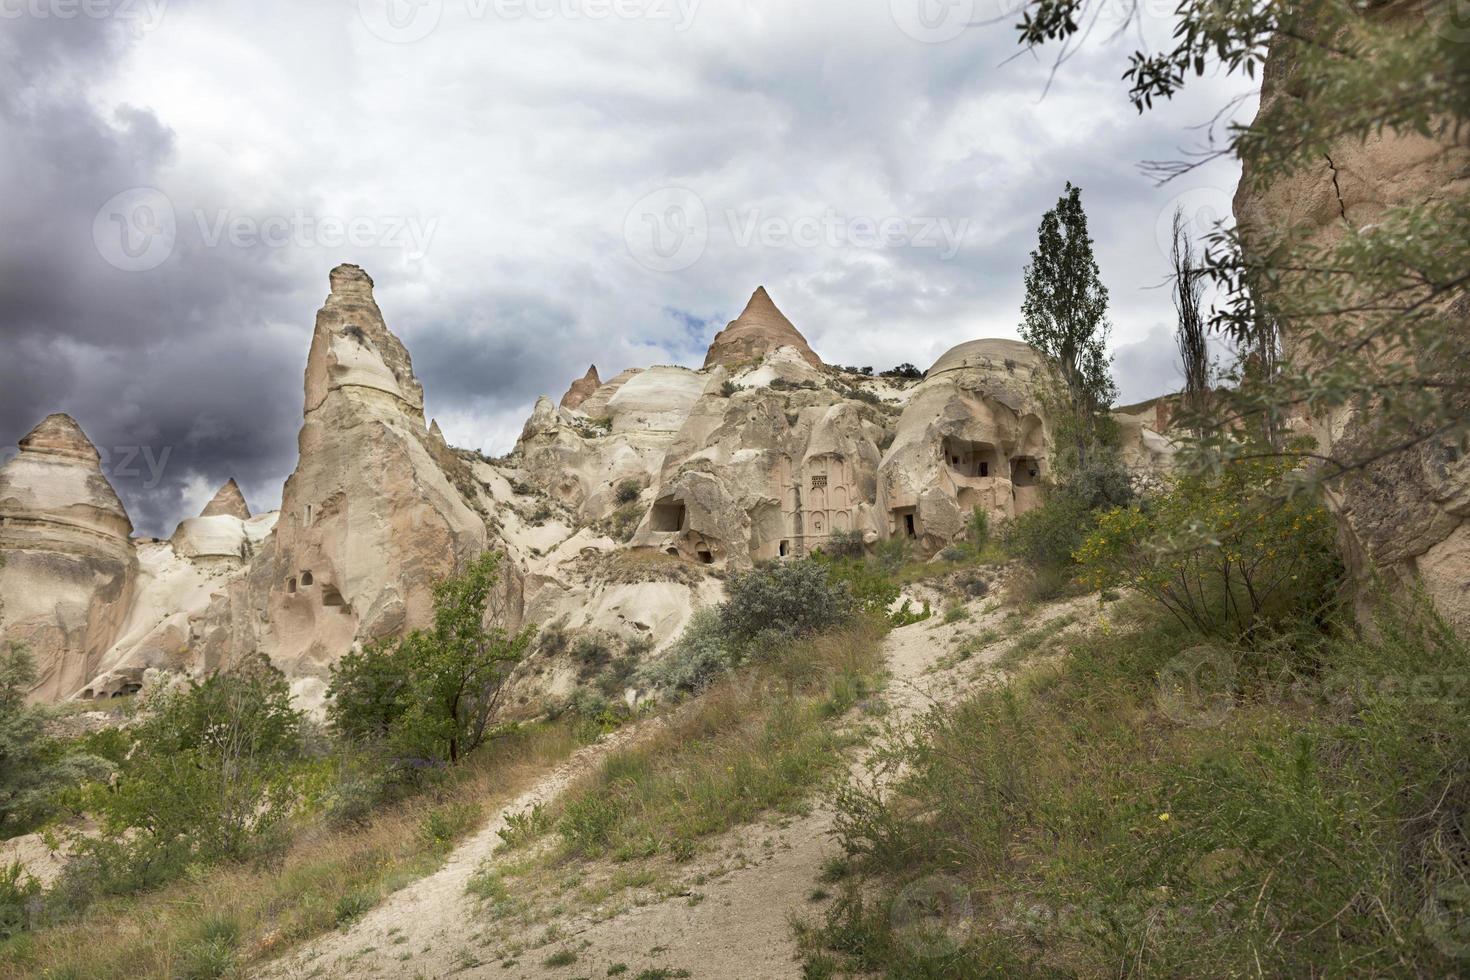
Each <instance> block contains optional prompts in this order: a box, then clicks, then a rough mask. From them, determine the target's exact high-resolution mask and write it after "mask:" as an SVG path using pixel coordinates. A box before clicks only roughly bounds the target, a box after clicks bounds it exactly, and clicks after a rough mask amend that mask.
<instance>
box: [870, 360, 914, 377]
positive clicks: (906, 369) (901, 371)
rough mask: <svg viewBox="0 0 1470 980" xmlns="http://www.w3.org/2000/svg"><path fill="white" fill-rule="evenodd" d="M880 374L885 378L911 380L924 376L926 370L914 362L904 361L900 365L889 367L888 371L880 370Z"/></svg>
mask: <svg viewBox="0 0 1470 980" xmlns="http://www.w3.org/2000/svg"><path fill="white" fill-rule="evenodd" d="M879 376H880V377H884V378H908V379H909V380H917V379H918V378H922V377H923V376H924V372H923V371H920V370H919V369H918V368H916V367H914V366H913V365H912V364H909V363H908V362H904V363H903V364H900V365H899V366H898V367H895V368H889V369H888V370H887V371H880V372H879Z"/></svg>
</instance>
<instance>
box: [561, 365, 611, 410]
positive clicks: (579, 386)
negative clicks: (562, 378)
mask: <svg viewBox="0 0 1470 980" xmlns="http://www.w3.org/2000/svg"><path fill="white" fill-rule="evenodd" d="M601 387H602V379H601V378H599V377H598V376H597V365H596V364H594V365H592V366H591V367H589V368H588V369H587V373H586V374H584V375H582V376H581V377H580V378H578V379H577V380H576V381H573V382H572V386H571V387H570V388H568V389H567V393H566V394H565V395H562V396H561V405H560V407H562V408H567V409H572V408H576V407H577V406H579V405H581V404H582V403H583V402H585V401H586V400H587V396H588V395H590V394H592V393H593V392H594V391H596V390H597V389H598V388H601Z"/></svg>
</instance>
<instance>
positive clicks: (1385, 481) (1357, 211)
mask: <svg viewBox="0 0 1470 980" xmlns="http://www.w3.org/2000/svg"><path fill="white" fill-rule="evenodd" d="M1384 16H1387V17H1394V16H1397V17H1402V18H1421V17H1423V16H1425V11H1424V10H1421V9H1420V8H1419V7H1418V6H1414V5H1409V6H1402V5H1401V6H1399V7H1398V8H1397V9H1396V10H1391V11H1385V12H1384ZM1293 67H1294V62H1293V59H1292V56H1291V51H1290V45H1289V44H1288V43H1282V44H1280V45H1278V46H1277V47H1275V48H1273V49H1272V51H1271V54H1270V57H1269V58H1268V59H1267V61H1266V65H1265V68H1264V72H1263V75H1262V88H1261V102H1262V111H1263V112H1264V111H1265V110H1266V108H1267V107H1269V106H1270V105H1272V104H1273V103H1274V102H1275V101H1276V100H1287V99H1295V98H1299V97H1300V94H1299V93H1298V92H1296V91H1294V87H1293V77H1292V75H1293ZM1255 170H1256V168H1254V167H1253V166H1252V165H1251V163H1250V161H1247V162H1246V165H1245V169H1244V174H1243V176H1242V179H1241V182H1240V187H1239V189H1238V190H1237V192H1236V197H1235V216H1236V220H1237V223H1238V224H1239V225H1240V227H1241V229H1242V234H1243V237H1244V238H1245V241H1246V242H1247V243H1248V244H1249V243H1251V242H1252V241H1259V240H1260V239H1262V238H1265V237H1275V236H1279V235H1281V234H1283V233H1286V232H1290V233H1292V234H1293V235H1295V236H1299V238H1300V240H1301V241H1303V242H1304V243H1307V244H1311V245H1318V246H1330V245H1333V244H1335V243H1336V242H1338V241H1340V240H1341V239H1342V237H1343V235H1344V232H1345V230H1346V229H1347V228H1348V227H1350V226H1351V227H1365V226H1368V225H1371V224H1372V223H1373V222H1375V221H1377V220H1379V219H1380V218H1381V217H1382V215H1383V214H1384V212H1385V211H1386V210H1387V209H1389V208H1391V207H1395V206H1400V205H1410V204H1420V203H1431V202H1435V201H1442V200H1447V199H1451V198H1454V197H1458V198H1460V199H1461V200H1463V199H1464V196H1465V195H1467V194H1470V148H1467V147H1466V146H1465V145H1464V144H1463V143H1456V142H1454V141H1453V140H1452V139H1448V138H1447V139H1445V140H1444V141H1439V140H1435V139H1432V138H1430V137H1428V136H1424V135H1420V134H1418V133H1399V132H1395V131H1393V130H1384V131H1382V132H1380V133H1377V134H1374V135H1372V136H1370V137H1369V138H1367V139H1366V140H1363V141H1361V142H1360V141H1358V140H1356V139H1339V140H1338V141H1336V143H1334V144H1333V145H1332V147H1331V149H1330V152H1329V153H1326V154H1324V156H1323V157H1322V159H1321V161H1320V162H1318V163H1313V164H1311V165H1308V166H1304V167H1302V168H1300V169H1299V170H1298V171H1297V172H1295V173H1294V174H1292V175H1291V176H1290V177H1287V178H1282V179H1273V180H1271V181H1269V182H1264V181H1262V180H1261V179H1259V178H1258V176H1257V174H1256V173H1255ZM1454 317H1455V318H1456V319H1458V322H1459V325H1460V329H1461V330H1463V331H1466V332H1467V333H1470V307H1467V306H1466V304H1464V303H1463V302H1462V304H1461V307H1460V308H1459V309H1457V310H1455V311H1454ZM1343 329H1344V330H1346V329H1349V326H1348V325H1347V324H1346V322H1344V323H1343ZM1296 339H1297V338H1296V337H1295V335H1294V334H1293V333H1292V330H1291V324H1290V323H1289V322H1285V323H1283V341H1284V344H1285V346H1286V348H1287V350H1288V353H1297V354H1301V353H1302V352H1300V351H1298V350H1297V349H1296V345H1295V341H1296ZM1372 356H1381V355H1380V354H1377V353H1375V354H1373V355H1372ZM1310 425H1311V430H1312V434H1313V435H1314V436H1315V437H1316V439H1317V443H1318V447H1319V449H1320V450H1321V451H1324V452H1328V453H1330V452H1331V451H1333V450H1334V448H1338V449H1346V450H1347V451H1348V452H1349V453H1350V452H1351V447H1352V446H1353V445H1354V444H1355V442H1356V441H1357V440H1358V438H1359V436H1360V430H1361V429H1362V426H1361V425H1360V420H1359V418H1358V416H1357V415H1356V409H1355V408H1354V407H1353V406H1351V405H1349V406H1344V407H1343V408H1341V409H1339V410H1337V411H1335V412H1333V413H1331V414H1330V415H1328V416H1325V417H1320V418H1314V419H1311V420H1310ZM1328 502H1329V506H1330V507H1331V508H1332V510H1333V511H1334V513H1335V514H1336V515H1337V518H1338V528H1339V532H1340V533H1339V541H1340V543H1341V546H1342V550H1343V553H1344V555H1345V557H1346V558H1347V560H1348V562H1349V564H1350V566H1351V570H1352V571H1353V572H1354V573H1355V577H1356V578H1357V579H1358V580H1359V581H1363V582H1366V581H1368V580H1369V579H1370V578H1371V577H1372V572H1373V571H1374V570H1375V569H1376V570H1379V571H1382V572H1386V573H1388V575H1389V576H1390V578H1398V579H1400V580H1403V581H1411V580H1415V579H1417V580H1419V581H1422V582H1423V584H1424V587H1425V588H1426V590H1427V591H1428V593H1429V594H1430V596H1431V597H1433V599H1434V601H1435V602H1436V604H1437V605H1438V607H1439V608H1440V610H1441V611H1442V612H1443V613H1444V614H1446V615H1447V616H1448V617H1449V618H1450V619H1451V620H1452V621H1453V622H1454V623H1455V624H1456V625H1457V626H1458V627H1459V628H1460V629H1462V630H1464V629H1470V456H1467V455H1466V454H1465V453H1464V452H1463V451H1462V450H1461V448H1460V447H1458V446H1455V445H1453V444H1451V443H1450V442H1449V441H1448V440H1445V439H1436V440H1431V441H1429V442H1426V443H1422V444H1420V445H1419V446H1417V447H1415V448H1414V449H1412V450H1410V451H1408V452H1400V453H1396V454H1393V455H1392V456H1390V457H1388V458H1385V459H1383V460H1380V461H1378V462H1376V463H1373V464H1371V465H1370V466H1368V467H1367V468H1366V469H1364V470H1362V471H1361V472H1358V473H1355V474H1352V475H1350V476H1349V477H1347V478H1346V479H1345V480H1343V481H1338V482H1335V483H1334V484H1333V486H1332V487H1331V490H1330V492H1329V495H1328Z"/></svg>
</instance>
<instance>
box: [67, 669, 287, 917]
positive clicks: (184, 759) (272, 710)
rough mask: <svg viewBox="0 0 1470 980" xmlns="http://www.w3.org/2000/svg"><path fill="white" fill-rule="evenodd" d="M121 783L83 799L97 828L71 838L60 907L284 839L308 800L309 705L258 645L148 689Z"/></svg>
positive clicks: (263, 849)
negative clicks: (236, 659)
mask: <svg viewBox="0 0 1470 980" xmlns="http://www.w3.org/2000/svg"><path fill="white" fill-rule="evenodd" d="M146 708H147V710H146V712H145V713H144V714H143V715H142V720H141V721H140V722H139V723H138V724H137V725H136V726H134V727H133V728H132V729H130V732H129V733H130V735H131V737H132V739H133V743H132V746H131V748H130V750H129V752H128V753H127V756H126V758H125V760H124V762H123V763H122V765H121V767H120V769H119V771H118V775H117V779H116V781H115V784H114V785H111V786H104V785H100V784H96V783H92V784H89V785H88V786H86V787H84V788H83V789H82V790H81V791H80V795H81V799H82V801H83V805H85V806H86V808H87V809H88V810H89V811H90V812H92V813H93V814H95V815H96V816H97V817H98V818H99V820H100V822H101V825H102V827H101V834H100V835H99V836H95V837H87V836H78V837H75V838H73V840H72V842H71V843H72V850H73V858H72V859H71V860H70V861H69V862H68V864H67V866H66V869H65V871H64V872H63V875H62V878H61V881H60V882H59V883H58V885H57V886H56V888H55V889H54V891H55V896H56V898H57V900H58V903H59V904H60V906H62V907H66V906H70V907H72V908H74V909H80V908H82V907H85V906H86V905H87V904H88V903H89V902H90V901H91V900H92V899H93V898H94V897H96V896H98V895H108V894H125V893H131V892H137V891H143V890H145V889H149V888H153V887H156V886H158V885H161V884H163V883H165V882H167V881H169V880H171V879H173V878H176V877H178V876H179V875H180V874H182V873H183V872H184V871H185V870H186V869H187V868H188V867H189V866H190V865H207V864H211V863H215V862H219V861H225V860H238V859H243V858H252V857H259V856H262V855H264V854H267V853H270V852H273V851H274V850H275V849H276V848H277V847H278V846H279V845H280V844H281V843H283V836H282V834H283V832H284V822H285V820H286V818H287V817H288V816H289V815H290V813H291V812H292V810H293V809H294V807H295V806H296V804H297V803H298V802H299V800H300V796H301V794H300V774H301V770H300V767H299V765H298V760H299V759H300V758H301V754H302V723H303V718H302V715H301V714H300V713H299V712H297V711H295V710H294V709H293V708H292V707H291V695H290V688H289V686H288V685H287V683H286V679H285V678H284V677H283V676H282V675H281V673H280V672H279V671H277V670H276V669H275V668H274V667H272V666H271V665H270V663H269V662H268V661H267V660H266V659H265V658H264V657H262V656H252V657H249V658H247V659H246V660H245V661H243V662H242V663H241V664H239V665H238V666H236V667H234V668H232V669H231V670H229V671H226V672H223V673H219V674H216V675H214V676H212V677H210V678H209V679H207V680H205V681H204V682H203V683H195V684H191V685H187V686H178V687H174V688H171V689H168V690H165V691H161V692H158V693H156V694H154V695H152V696H150V697H149V698H148V701H147V704H146Z"/></svg>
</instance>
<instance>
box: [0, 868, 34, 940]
mask: <svg viewBox="0 0 1470 980" xmlns="http://www.w3.org/2000/svg"><path fill="white" fill-rule="evenodd" d="M40 895H41V883H40V882H39V881H37V880H36V879H35V878H33V877H32V876H31V875H30V874H29V873H27V872H26V870H25V868H23V867H21V865H20V862H18V861H12V862H11V863H9V864H7V865H5V866H4V867H0V940H5V939H9V938H10V937H11V936H14V935H17V934H19V933H22V932H25V931H27V930H28V929H30V928H31V924H32V921H33V920H34V918H35V914H36V907H37V905H38V903H39V900H40Z"/></svg>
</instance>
